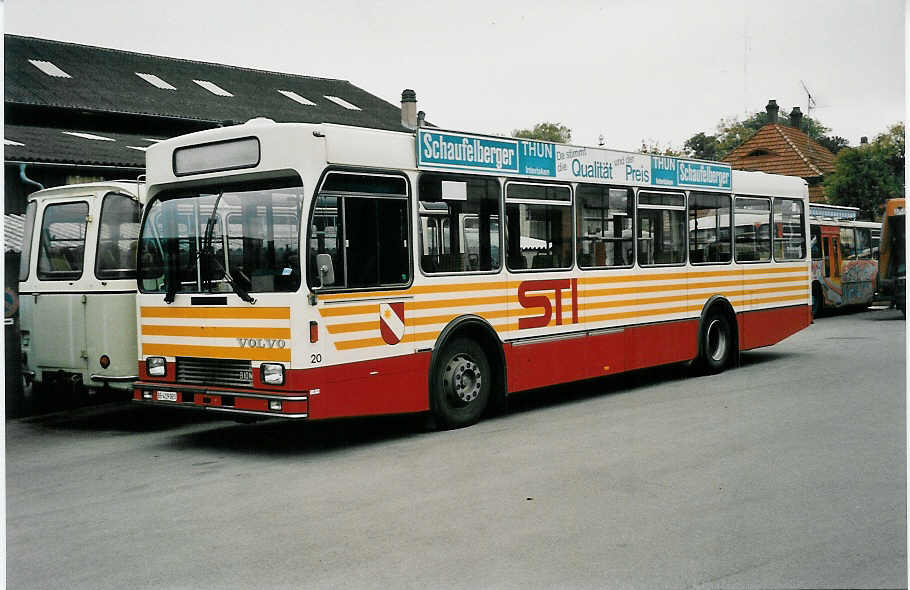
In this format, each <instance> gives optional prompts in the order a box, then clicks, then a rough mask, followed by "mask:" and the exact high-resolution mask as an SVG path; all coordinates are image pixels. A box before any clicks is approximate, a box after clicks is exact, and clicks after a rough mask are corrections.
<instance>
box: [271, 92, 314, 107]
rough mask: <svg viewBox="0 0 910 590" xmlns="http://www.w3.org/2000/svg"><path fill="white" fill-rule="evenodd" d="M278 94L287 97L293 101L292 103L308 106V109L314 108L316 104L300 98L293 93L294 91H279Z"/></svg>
mask: <svg viewBox="0 0 910 590" xmlns="http://www.w3.org/2000/svg"><path fill="white" fill-rule="evenodd" d="M278 92H280V93H281V94H283V95H285V96H287V97H288V98H290V99H291V100H293V101H294V102H299V103H300V104H302V105H306V106H308V107H314V106H316V103H315V102H313V101H312V100H307V99H306V98H304V97H302V96H300V95H299V94H297V93H296V92H294V91H292V90H279V91H278Z"/></svg>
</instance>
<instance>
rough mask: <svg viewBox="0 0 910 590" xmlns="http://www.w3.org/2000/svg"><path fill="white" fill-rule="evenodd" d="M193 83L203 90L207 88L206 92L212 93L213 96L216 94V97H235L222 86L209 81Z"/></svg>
mask: <svg viewBox="0 0 910 590" xmlns="http://www.w3.org/2000/svg"><path fill="white" fill-rule="evenodd" d="M193 82H195V83H196V84H199V85H200V86H202V87H203V88H205V89H206V90H208V91H209V92H211V93H212V94H214V95H216V96H234V95H233V94H231V93H230V92H228V91H227V90H225V89H224V88H222V87H221V86H218V85H217V84H215V83H214V82H209V81H208V80H193Z"/></svg>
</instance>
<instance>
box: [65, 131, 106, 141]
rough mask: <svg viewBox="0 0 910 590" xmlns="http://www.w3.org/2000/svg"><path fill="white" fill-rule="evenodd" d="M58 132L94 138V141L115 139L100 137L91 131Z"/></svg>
mask: <svg viewBox="0 0 910 590" xmlns="http://www.w3.org/2000/svg"><path fill="white" fill-rule="evenodd" d="M60 133H65V134H67V135H72V136H73V137H81V138H83V139H94V140H95V141H117V140H116V139H111V138H110V137H102V136H100V135H92V134H91V133H80V132H78V131H61V132H60Z"/></svg>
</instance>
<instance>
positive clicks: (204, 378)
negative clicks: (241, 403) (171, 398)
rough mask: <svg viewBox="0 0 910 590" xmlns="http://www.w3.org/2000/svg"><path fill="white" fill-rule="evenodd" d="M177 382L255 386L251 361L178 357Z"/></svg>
mask: <svg viewBox="0 0 910 590" xmlns="http://www.w3.org/2000/svg"><path fill="white" fill-rule="evenodd" d="M177 382H178V383H192V384H194V385H235V386H241V387H250V386H252V385H253V368H252V364H251V363H250V361H244V360H235V359H201V358H191V357H179V356H178V357H177Z"/></svg>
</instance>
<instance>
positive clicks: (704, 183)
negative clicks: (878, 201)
mask: <svg viewBox="0 0 910 590" xmlns="http://www.w3.org/2000/svg"><path fill="white" fill-rule="evenodd" d="M147 172H148V182H149V185H148V196H149V205H148V207H147V208H146V211H145V213H144V215H143V222H142V228H141V234H140V246H139V268H138V272H139V290H140V293H139V296H138V300H137V307H138V331H139V348H140V353H139V373H140V378H139V381H138V382H137V383H136V384H135V389H134V393H133V396H134V399H135V400H136V401H139V402H146V403H153V404H166V405H170V406H177V407H186V408H197V409H198V408H203V409H205V410H211V411H218V412H227V413H231V414H233V415H235V417H237V418H238V419H250V418H255V417H257V416H275V417H279V416H280V417H286V418H307V419H325V418H336V417H343V416H362V415H376V414H391V413H407V412H427V411H429V412H431V413H432V415H433V416H435V418H436V421H437V423H438V424H439V425H440V426H442V427H458V426H464V425H468V424H471V423H473V422H474V421H476V420H478V419H479V418H480V416H481V415H482V414H483V412H484V410H485V409H486V408H487V407H489V406H493V405H497V404H500V403H502V402H503V401H504V400H505V398H506V396H508V395H509V394H512V393H514V392H518V391H523V390H527V389H532V388H539V387H543V386H548V385H552V384H556V383H565V382H570V381H575V380H581V379H588V378H592V377H598V376H602V375H612V374H616V373H621V372H623V371H629V370H634V369H641V368H643V367H650V366H655V365H661V364H666V363H676V362H684V361H694V362H696V363H697V364H699V365H700V366H701V367H703V368H704V369H705V370H706V371H708V372H717V371H721V370H723V369H724V368H725V367H727V366H729V365H731V364H733V363H734V362H735V360H736V358H737V356H738V353H739V351H743V350H749V349H753V348H757V347H762V346H768V345H771V344H774V343H776V342H778V341H780V340H781V339H783V338H786V337H787V336H789V335H791V334H793V333H795V332H797V331H799V330H801V329H803V328H805V327H806V326H807V325H809V323H810V322H811V313H810V296H811V293H810V287H809V270H810V259H809V257H808V256H807V239H806V238H807V236H808V193H807V187H806V183H805V182H804V181H803V180H801V179H798V178H793V177H782V176H773V175H768V174H763V173H757V172H738V171H732V170H731V169H730V168H729V166H726V165H724V164H720V163H716V162H699V161H692V160H683V159H676V158H668V157H652V156H649V155H643V154H637V153H627V152H618V151H614V150H606V149H600V148H590V147H587V148H586V147H576V146H568V145H560V144H552V143H546V142H538V141H529V140H522V139H513V138H502V137H490V136H482V135H476V134H466V133H460V132H450V131H442V130H439V129H436V128H425V127H422V128H420V129H418V130H417V131H416V132H414V133H397V132H389V131H379V130H372V129H364V128H355V127H347V126H340V125H330V124H296V123H274V122H271V121H268V120H263V119H256V120H253V121H250V122H248V123H246V124H244V125H239V126H234V127H227V128H221V129H215V130H210V131H204V132H200V133H195V134H191V135H186V136H183V137H178V138H174V139H172V140H168V141H162V142H160V143H158V144H156V145H154V146H152V147H150V148H149V150H148V152H147ZM770 227H778V228H780V230H779V231H769V230H768V228H770ZM709 229H710V231H702V230H709Z"/></svg>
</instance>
